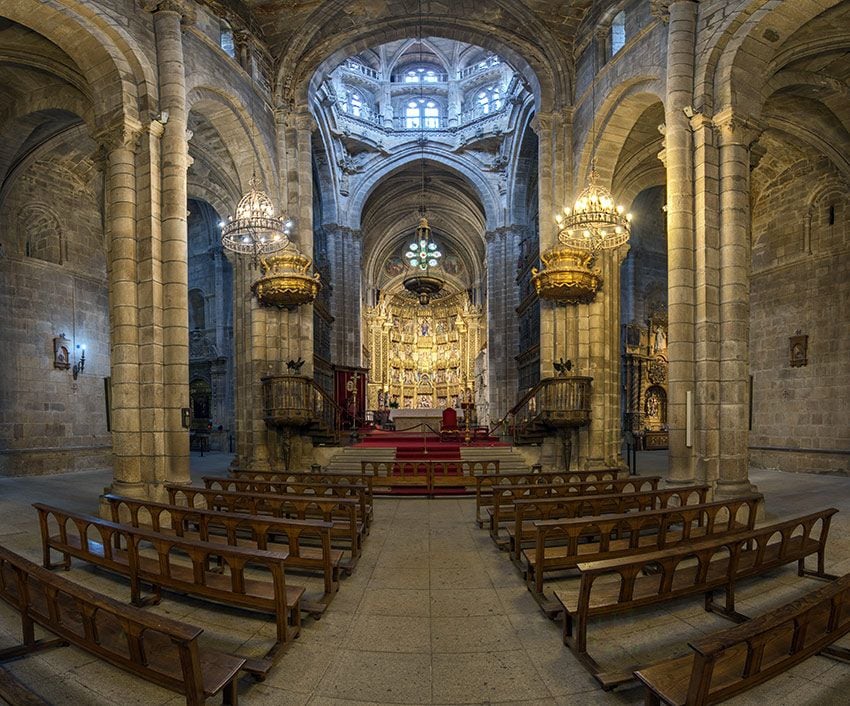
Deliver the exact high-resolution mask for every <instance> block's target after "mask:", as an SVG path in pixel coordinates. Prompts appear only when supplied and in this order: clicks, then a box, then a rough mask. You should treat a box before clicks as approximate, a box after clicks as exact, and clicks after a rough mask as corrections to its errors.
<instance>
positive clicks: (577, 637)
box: [555, 508, 838, 689]
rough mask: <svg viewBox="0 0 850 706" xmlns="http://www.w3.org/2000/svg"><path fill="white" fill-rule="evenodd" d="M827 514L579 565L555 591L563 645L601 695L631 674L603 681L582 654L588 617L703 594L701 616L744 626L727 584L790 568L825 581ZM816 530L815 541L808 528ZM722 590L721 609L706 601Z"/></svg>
mask: <svg viewBox="0 0 850 706" xmlns="http://www.w3.org/2000/svg"><path fill="white" fill-rule="evenodd" d="M836 512H838V510H836V509H835V508H829V509H827V510H821V511H820V512H815V513H811V514H809V515H805V516H803V517H798V518H794V519H791V520H785V521H784V522H777V523H775V524H772V525H768V526H765V527H760V528H758V529H755V530H751V531H746V532H736V533H734V534H730V535H726V536H721V537H715V538H711V539H706V540H702V541H696V542H688V543H685V544H681V545H678V546H676V547H674V548H672V549H665V550H663V551H657V552H647V553H642V554H638V555H637V556H632V557H624V558H620V559H608V560H605V561H594V562H589V563H580V564H579V565H578V570H579V572H580V573H581V580H580V582H579V583H578V586H576V588H575V589H572V590H567V589H561V590H556V591H555V597H556V598H557V600H558V602H559V603H560V604H561V606H562V608H563V611H564V634H563V639H564V644H566V645H567V646H568V647H570V649H572V650H573V652H574V653H575V654H576V656H577V657H578V658H579V661H581V662H582V664H584V666H585V667H587V668H588V670H589V671H591V672H592V673H593V674H594V676H595V677H596V679H597V680H598V681H599V682H600V683H601V684H602V686H603V688H606V689H607V688H612V687H613V686H616V685H617V684H619V683H623V682H625V681H630V680H631V679H632V670H631V669H629V670H628V671H627V672H622V671H619V672H617V671H614V672H606V673H603V672H602V671H601V670H600V668H599V666H598V665H597V663H596V662H595V661H594V660H593V658H592V657H590V655H589V654H588V653H587V625H588V622H589V620H590V618H592V617H596V616H600V615H613V614H617V613H626V612H629V611H633V610H635V609H637V608H641V607H644V606H649V605H657V604H659V603H663V602H666V601H671V600H674V599H676V598H681V597H683V596H691V595H694V594H700V593H701V594H704V599H705V609H706V610H709V611H712V612H716V613H719V614H721V615H724V616H725V617H728V618H730V619H733V620H745V619H746V618H745V617H744V616H742V615H741V614H740V613H737V612H736V611H735V583H736V581H739V580H741V579H744V578H748V577H751V576H758V575H760V574H763V573H766V572H768V571H771V570H773V569H776V568H779V567H781V566H784V565H785V564H788V563H791V562H795V561H796V562H797V572H798V574H799V575H800V576H803V575H810V576H816V577H819V578H833V577H832V576H830V575H829V574H827V573H826V572H825V571H824V551H825V548H826V539H827V536H828V534H829V524H830V520H831V519H832V516H833V515H834V514H835V513H836ZM816 527H818V528H819V531H818V532H817V537H815V536H814V535H815V528H816ZM812 554H814V555H816V556H817V569H816V570H815V571H808V570H806V568H805V559H806V557H808V556H810V555H812ZM718 588H722V589H724V592H725V598H726V600H725V605H724V606H718V605H716V604H715V603H714V602H713V600H712V595H713V592H714V591H715V590H716V589H718Z"/></svg>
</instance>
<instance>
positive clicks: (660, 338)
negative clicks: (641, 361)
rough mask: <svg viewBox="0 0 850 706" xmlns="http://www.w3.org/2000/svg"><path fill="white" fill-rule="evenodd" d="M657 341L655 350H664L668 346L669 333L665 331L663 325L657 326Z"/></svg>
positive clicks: (656, 351)
mask: <svg viewBox="0 0 850 706" xmlns="http://www.w3.org/2000/svg"><path fill="white" fill-rule="evenodd" d="M654 333H655V343H654V345H653V352H655V353H658V352H659V351H662V350H664V349H665V348H666V347H667V333H666V332H665V331H664V327H663V326H661V325H656V326H655V331H654Z"/></svg>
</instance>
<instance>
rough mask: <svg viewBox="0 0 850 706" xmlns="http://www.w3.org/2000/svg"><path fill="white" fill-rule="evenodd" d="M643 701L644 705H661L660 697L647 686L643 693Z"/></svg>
mask: <svg viewBox="0 0 850 706" xmlns="http://www.w3.org/2000/svg"><path fill="white" fill-rule="evenodd" d="M643 703H644V706H661V699H659V698H658V694H656V693H655V692H654V691H653V690H652V689H649V688H647V689H646V692H645V693H644V695H643Z"/></svg>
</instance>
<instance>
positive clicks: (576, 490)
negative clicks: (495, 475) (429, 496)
mask: <svg viewBox="0 0 850 706" xmlns="http://www.w3.org/2000/svg"><path fill="white" fill-rule="evenodd" d="M660 482H661V477H660V476H632V477H630V478H619V479H614V480H600V481H586V482H583V483H536V484H530V485H494V486H493V495H492V502H493V504H492V506H491V507H488V508H487V515H488V518H489V527H490V536H491V537H492V538H493V541H494V542H496V544H497V545H499V546H502V547H507V546H508V545H509V544H510V542H511V539H510V537H511V535H510V534H509V535H508V538H507V539H505V538H503V537H501V536H500V530H501V527H502V525H503V524H511V523H513V521H514V513H515V511H516V510H515V505H514V504H515V503H516V502H518V501H521V500H527V499H535V500H536V499H540V498H563V497H572V496H587V495H615V494H621V493H641V492H648V491H653V490H657V489H658V484H659V483H660ZM526 518H527V519H537V518H535V517H533V516H532V515H531V514H529V513H528V512H526Z"/></svg>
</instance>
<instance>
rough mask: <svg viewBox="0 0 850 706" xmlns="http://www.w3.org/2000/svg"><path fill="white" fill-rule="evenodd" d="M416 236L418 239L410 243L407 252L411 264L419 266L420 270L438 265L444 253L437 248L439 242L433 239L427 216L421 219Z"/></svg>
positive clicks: (406, 255)
mask: <svg viewBox="0 0 850 706" xmlns="http://www.w3.org/2000/svg"><path fill="white" fill-rule="evenodd" d="M416 237H417V238H418V239H417V240H416V241H414V242H412V243H411V244H410V247H409V249H408V251H407V252H406V253H405V257H407V259H408V261H409V262H410V266H411V267H418V268H419V269H420V270H427V269H428V268H429V267H436V266H437V265H438V264H439V260H440V258H441V257H442V256H443V253H441V252H440V251H439V250H437V244H436V243H435V242H433V241H432V240H431V228H430V226H429V225H428V219H427V218H420V219H419V227H418V228H417V229H416Z"/></svg>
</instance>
